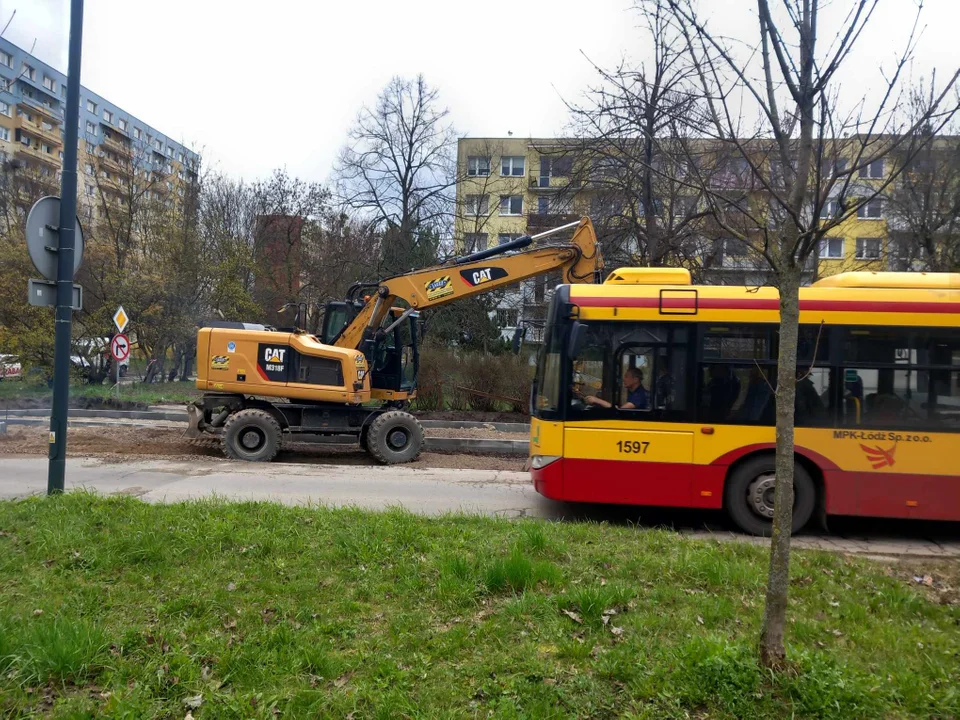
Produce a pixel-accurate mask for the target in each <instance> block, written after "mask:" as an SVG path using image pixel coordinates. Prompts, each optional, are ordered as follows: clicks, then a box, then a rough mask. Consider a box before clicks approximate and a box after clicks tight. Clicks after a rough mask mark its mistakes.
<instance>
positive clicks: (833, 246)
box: [820, 238, 843, 259]
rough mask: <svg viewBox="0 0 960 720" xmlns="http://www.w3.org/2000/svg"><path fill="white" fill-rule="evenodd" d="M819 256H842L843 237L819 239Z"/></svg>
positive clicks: (826, 257) (825, 257)
mask: <svg viewBox="0 0 960 720" xmlns="http://www.w3.org/2000/svg"><path fill="white" fill-rule="evenodd" d="M820 257H821V258H824V259H828V258H842V257H843V238H824V239H823V240H821V241H820Z"/></svg>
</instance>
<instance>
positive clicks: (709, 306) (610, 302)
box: [571, 297, 960, 314]
mask: <svg viewBox="0 0 960 720" xmlns="http://www.w3.org/2000/svg"><path fill="white" fill-rule="evenodd" d="M571 300H572V301H573V302H574V304H576V305H579V306H580V307H609V308H613V307H644V308H659V307H663V308H666V309H668V310H693V309H694V308H695V307H696V308H700V309H702V310H779V308H780V303H779V301H778V300H775V299H762V300H761V299H756V300H755V299H748V298H699V299H698V300H696V301H695V300H694V298H693V297H690V298H677V297H672V298H664V299H663V301H662V303H661V300H660V298H656V297H639V298H628V297H624V298H605V297H580V298H577V297H575V298H571ZM800 310H802V311H808V312H810V311H814V312H815V311H818V310H819V311H821V312H892V313H936V314H942V313H960V303H937V302H896V301H872V300H801V301H800Z"/></svg>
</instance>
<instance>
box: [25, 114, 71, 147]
mask: <svg viewBox="0 0 960 720" xmlns="http://www.w3.org/2000/svg"><path fill="white" fill-rule="evenodd" d="M20 130H21V132H25V133H28V134H29V135H31V136H33V137H35V138H38V139H40V140H43V142H45V143H47V144H48V145H55V146H57V147H60V146H62V145H63V140H62V139H61V138H60V131H59V130H57V129H56V128H51V129H50V130H45V129H44V128H43V126H42V125H37V124H36V123H32V122H27V120H26V119H25V118H21V119H20Z"/></svg>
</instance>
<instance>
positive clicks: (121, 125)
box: [117, 118, 127, 132]
mask: <svg viewBox="0 0 960 720" xmlns="http://www.w3.org/2000/svg"><path fill="white" fill-rule="evenodd" d="M117 126H118V127H119V128H120V129H121V130H123V131H124V132H126V131H127V121H126V120H124V119H123V118H120V119H119V120H117Z"/></svg>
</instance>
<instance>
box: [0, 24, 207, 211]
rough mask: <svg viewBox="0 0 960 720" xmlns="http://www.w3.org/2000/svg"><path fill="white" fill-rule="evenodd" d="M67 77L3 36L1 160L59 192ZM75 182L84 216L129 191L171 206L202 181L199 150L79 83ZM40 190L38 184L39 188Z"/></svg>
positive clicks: (41, 188) (42, 188) (125, 199)
mask: <svg viewBox="0 0 960 720" xmlns="http://www.w3.org/2000/svg"><path fill="white" fill-rule="evenodd" d="M66 82H67V77H66V75H64V74H63V73H61V72H60V71H58V70H57V69H56V68H53V67H51V66H50V65H47V64H46V63H44V62H42V61H41V60H39V59H38V58H35V57H34V56H32V55H30V54H29V53H27V52H26V51H24V50H23V49H21V48H19V47H17V46H16V45H14V44H13V43H11V42H9V41H7V40H4V39H3V38H0V163H2V172H4V173H10V172H15V173H16V174H17V177H18V179H19V180H21V181H26V182H29V183H33V184H34V185H36V188H34V189H35V190H36V191H38V192H39V193H42V194H51V195H57V194H59V192H60V170H61V167H62V163H63V145H64V120H63V114H64V108H65V106H66V97H67V86H66ZM78 129H79V138H78V142H77V151H78V152H77V172H78V178H77V188H78V195H79V197H80V211H79V212H80V214H81V218H83V216H84V215H86V216H87V217H88V218H92V217H93V216H94V208H95V207H97V206H98V204H100V205H101V206H102V203H104V202H106V203H117V204H119V205H123V204H128V203H129V198H130V196H131V191H134V190H136V191H138V192H137V194H138V197H142V198H145V199H148V200H152V201H155V202H159V203H162V204H163V205H164V206H166V207H168V208H173V207H175V206H176V205H177V204H178V203H181V202H183V198H184V196H185V194H186V193H187V192H188V191H189V189H190V187H191V186H192V185H193V184H194V183H195V182H196V179H197V173H198V171H199V166H200V156H199V155H198V154H197V153H195V152H193V151H191V150H190V149H189V148H187V147H186V146H185V145H183V144H182V143H180V142H178V141H176V140H174V139H173V138H171V137H169V136H168V135H165V134H163V133H162V132H160V131H159V130H157V129H156V128H154V127H152V126H150V125H148V124H147V123H145V122H143V121H142V120H140V119H138V118H136V117H134V116H133V115H131V114H130V113H129V112H127V111H126V110H124V109H123V108H121V107H120V106H118V105H115V104H114V103H112V102H110V101H109V100H107V99H106V98H104V97H102V96H101V95H98V94H97V93H95V92H93V91H91V90H90V89H88V88H86V87H81V89H80V122H79V128H78ZM36 194H38V193H37V192H34V193H33V195H34V196H35V195H36Z"/></svg>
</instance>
